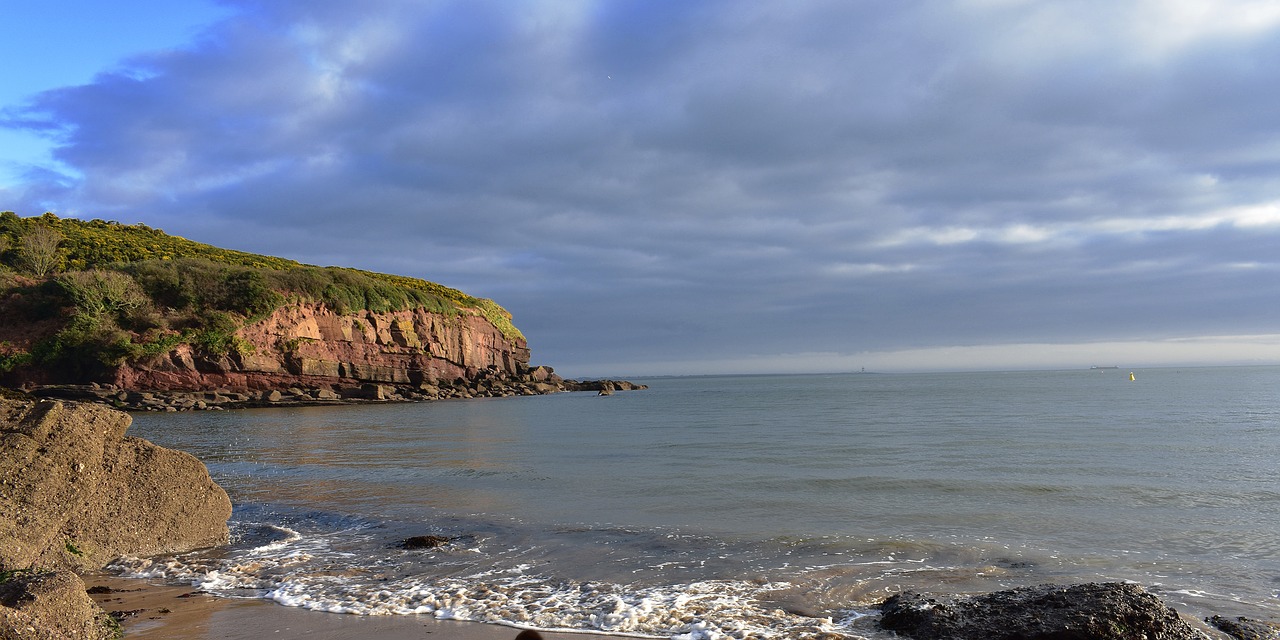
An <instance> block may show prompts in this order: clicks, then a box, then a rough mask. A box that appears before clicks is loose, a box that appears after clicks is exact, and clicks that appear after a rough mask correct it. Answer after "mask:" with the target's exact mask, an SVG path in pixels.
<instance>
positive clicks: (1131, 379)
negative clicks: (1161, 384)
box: [1129, 371, 1137, 381]
mask: <svg viewBox="0 0 1280 640" xmlns="http://www.w3.org/2000/svg"><path fill="white" fill-rule="evenodd" d="M1129 380H1130V381H1133V380H1137V378H1135V377H1133V372H1132V371H1130V372H1129Z"/></svg>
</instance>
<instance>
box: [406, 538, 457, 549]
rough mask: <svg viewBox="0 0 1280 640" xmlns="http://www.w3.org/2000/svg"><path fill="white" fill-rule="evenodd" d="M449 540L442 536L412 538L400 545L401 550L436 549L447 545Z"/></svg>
mask: <svg viewBox="0 0 1280 640" xmlns="http://www.w3.org/2000/svg"><path fill="white" fill-rule="evenodd" d="M449 540H450V539H449V538H446V537H444V536H413V537H411V538H405V539H404V541H403V542H401V543H400V548H401V549H438V548H440V547H443V546H444V545H446V544H449Z"/></svg>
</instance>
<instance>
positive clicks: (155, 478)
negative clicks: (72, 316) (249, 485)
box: [0, 399, 231, 571]
mask: <svg viewBox="0 0 1280 640" xmlns="http://www.w3.org/2000/svg"><path fill="white" fill-rule="evenodd" d="M130 422H132V418H130V417H129V415H128V414H126V413H123V412H120V411H116V410H114V409H111V408H109V407H104V406H101V405H91V404H80V403H69V402H68V403H64V402H58V401H40V402H33V401H16V400H7V399H0V425H2V426H0V450H2V451H3V456H2V457H0V570H10V569H27V568H31V567H39V568H42V569H72V570H76V571H83V570H92V569H98V568H101V567H102V566H103V565H105V564H106V563H108V562H110V561H111V560H113V559H115V558H117V557H119V556H120V555H123V554H135V555H150V554H157V553H165V552H172V551H181V550H187V549H192V548H197V547H203V546H212V545H217V544H221V543H223V542H225V541H226V539H227V535H228V534H227V519H228V518H229V517H230V516H231V501H230V500H229V499H228V498H227V494H226V492H225V491H223V490H222V488H221V487H219V486H218V485H217V484H214V482H213V480H211V479H210V478H209V473H208V471H207V470H206V469H205V467H204V465H203V464H201V463H200V461H199V460H196V459H195V458H194V457H192V456H191V455H189V454H186V453H182V452H180V451H172V450H170V449H165V448H163V447H158V446H156V445H154V444H151V443H150V442H147V441H146V440H143V439H141V438H133V437H128V436H125V435H124V434H125V430H126V429H128V427H129V424H130Z"/></svg>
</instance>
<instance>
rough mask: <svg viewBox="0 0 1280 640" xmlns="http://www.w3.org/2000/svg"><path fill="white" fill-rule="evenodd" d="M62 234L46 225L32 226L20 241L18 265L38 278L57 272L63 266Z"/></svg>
mask: <svg viewBox="0 0 1280 640" xmlns="http://www.w3.org/2000/svg"><path fill="white" fill-rule="evenodd" d="M62 239H63V236H62V234H61V233H58V232H57V231H55V230H53V229H51V228H49V227H46V226H44V225H39V224H37V225H32V226H31V228H30V229H28V230H27V232H26V233H24V234H23V235H22V238H21V239H20V240H19V241H18V263H19V264H21V265H22V267H23V268H24V269H26V270H27V271H28V272H30V273H31V274H32V275H34V276H36V277H37V278H43V277H44V276H46V275H48V274H49V273H51V272H53V271H56V270H57V269H58V267H59V266H61V264H62V254H61V253H60V252H59V251H58V245H60V244H62Z"/></svg>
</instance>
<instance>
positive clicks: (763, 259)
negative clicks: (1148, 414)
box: [9, 0, 1280, 370]
mask: <svg viewBox="0 0 1280 640" xmlns="http://www.w3.org/2000/svg"><path fill="white" fill-rule="evenodd" d="M230 4H231V6H234V7H236V8H237V9H238V10H239V12H238V14H237V17H235V18H233V19H231V20H228V21H226V22H223V23H220V24H217V25H214V26H212V27H211V28H210V29H209V30H208V31H207V32H206V33H205V36H204V37H203V38H202V39H201V40H199V41H197V42H194V43H192V45H191V46H190V47H189V48H187V49H185V50H179V51H168V52H158V53H152V54H146V55H143V56H140V57H138V58H136V59H134V60H132V61H131V62H130V64H128V65H126V66H125V68H126V69H127V72H119V73H114V74H104V75H101V76H99V77H98V78H97V79H96V80H95V81H94V82H93V83H91V84H89V85H85V86H81V87H68V88H63V89H56V90H52V91H49V92H46V93H44V94H41V95H40V96H37V97H36V98H35V99H34V103H33V105H32V108H31V109H30V110H28V111H26V112H23V113H10V114H9V115H10V122H11V123H17V124H23V125H25V126H29V127H39V128H44V129H45V130H47V131H56V132H59V133H58V135H59V141H60V144H59V147H58V149H57V156H58V158H59V159H60V160H62V161H63V162H64V163H65V164H66V165H67V166H69V167H71V168H72V169H74V170H75V171H77V172H79V174H80V175H78V176H73V177H72V178H70V179H68V178H67V177H57V176H46V177H40V176H33V178H32V180H31V181H30V182H29V183H28V184H27V185H26V187H25V188H26V189H27V191H26V199H25V200H23V199H22V198H21V196H19V195H15V194H10V195H11V198H12V199H13V200H14V201H15V205H14V207H13V208H25V209H26V211H25V213H36V212H38V211H39V210H42V209H45V208H49V209H53V210H55V211H58V212H60V213H64V214H74V215H79V216H81V217H109V218H118V219H121V220H122V221H125V222H133V221H145V222H147V223H148V224H152V225H154V226H160V227H163V228H165V229H166V230H169V231H171V232H175V233H179V234H182V235H185V236H188V237H192V238H195V239H199V240H203V241H208V242H212V243H214V244H220V245H224V246H233V247H236V248H241V249H246V250H251V251H259V252H264V253H273V254H279V255H285V256H289V257H293V258H296V259H299V260H303V261H307V262H312V263H320V264H344V265H353V266H360V267H365V268H370V269H378V270H385V271H392V272H396V273H405V274H410V275H417V276H422V277H426V278H428V279H432V280H436V281H439V282H443V283H445V284H449V285H451V286H456V287H459V288H462V289H465V290H467V291H468V292H471V293H475V294H478V295H485V296H488V297H493V298H495V299H497V300H498V301H499V302H500V303H502V304H503V305H504V306H507V307H508V308H509V309H511V310H512V311H513V312H514V313H515V314H516V321H517V324H518V325H519V326H521V327H522V328H523V329H524V330H525V332H526V333H527V334H529V336H530V339H531V342H532V344H533V347H534V349H535V359H537V360H541V361H546V362H550V363H552V364H557V363H559V364H569V365H577V366H580V367H583V368H587V369H590V368H591V367H600V366H606V365H607V366H626V365H631V366H634V367H635V368H636V369H638V370H648V369H645V363H649V362H654V363H673V362H679V361H692V362H695V364H691V365H688V367H686V369H685V370H697V365H696V362H697V361H712V360H723V359H725V358H728V357H730V356H732V355H733V354H749V355H758V356H760V357H761V358H764V359H767V358H769V357H773V356H775V355H777V354H786V353H805V352H834V353H857V352H860V351H864V350H891V349H902V348H920V347H931V346H943V345H952V344H984V343H1011V342H1063V341H1091V340H1117V339H1146V338H1164V337H1177V336H1185V335H1201V334H1245V333H1270V332H1272V331H1273V329H1272V325H1273V318H1275V317H1276V316H1277V311H1280V308H1278V307H1277V304H1278V303H1277V300H1280V296H1277V295H1276V294H1277V293H1280V291H1277V285H1276V284H1275V283H1276V281H1277V264H1276V262H1275V257H1274V249H1273V248H1274V246H1275V242H1276V240H1277V235H1280V179H1277V178H1276V177H1275V176H1277V175H1280V172H1277V171H1276V169H1277V164H1278V160H1280V151H1278V149H1280V144H1278V143H1280V135H1278V133H1280V132H1278V131H1277V127H1278V123H1277V121H1276V119H1275V118H1274V117H1273V115H1272V114H1273V111H1274V107H1273V105H1274V104H1275V103H1276V98H1277V95H1276V92H1277V89H1276V87H1280V77H1277V76H1278V75H1280V70H1278V67H1277V65H1274V64H1270V63H1269V61H1274V60H1275V59H1276V57H1277V56H1276V54H1277V53H1280V51H1277V47H1280V44H1277V43H1280V38H1277V37H1276V35H1277V31H1278V30H1277V25H1280V15H1278V14H1277V13H1276V12H1274V11H1268V10H1267V8H1266V7H1265V6H1263V5H1258V4H1256V3H1241V5H1240V6H1233V7H1227V6H1218V5H1216V4H1207V3H1199V2H1177V3H1157V2H1152V3H1128V4H1126V5H1125V6H1122V7H1117V6H1113V5H1112V4H1110V3H1022V2H1016V1H1003V2H997V1H988V2H979V1H973V2H952V3H939V2H918V3H913V2H859V3H848V2H830V3H827V2H797V3H777V4H772V5H750V4H742V3H732V2H724V3H718V2H699V3H652V2H599V3H592V2H582V3H560V2H548V3H543V4H538V3H520V4H513V3H496V2H495V3H483V2H479V3H477V2H438V3H430V4H423V3H418V2H407V1H406V2H396V1H392V0H384V1H376V2H374V1H371V2H365V3H360V4H358V5H355V4H351V3H347V2H311V1H308V2H270V3H266V2H256V1H250V0H238V1H237V2H234V3H230Z"/></svg>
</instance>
